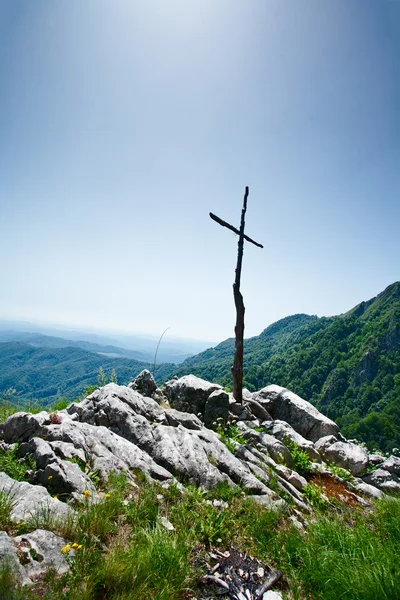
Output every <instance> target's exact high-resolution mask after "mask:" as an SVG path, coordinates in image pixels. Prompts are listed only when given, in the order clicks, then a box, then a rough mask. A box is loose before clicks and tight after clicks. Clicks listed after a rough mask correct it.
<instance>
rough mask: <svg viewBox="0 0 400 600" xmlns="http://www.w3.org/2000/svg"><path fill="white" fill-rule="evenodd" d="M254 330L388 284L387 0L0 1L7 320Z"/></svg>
mask: <svg viewBox="0 0 400 600" xmlns="http://www.w3.org/2000/svg"><path fill="white" fill-rule="evenodd" d="M246 185H247V186H249V187H250V195H249V200H248V208H247V214H246V233H247V234H248V235H249V236H250V237H252V238H253V239H255V240H256V241H258V242H259V243H261V244H263V246H264V248H263V249H260V248H257V247H255V246H253V245H251V244H249V243H246V244H245V249H244V259H243V272H242V286H241V289H242V293H243V296H244V303H245V306H246V318H245V323H246V329H245V335H246V337H249V336H253V335H258V334H259V333H260V332H261V331H262V330H263V329H264V328H265V327H266V326H267V325H268V324H270V323H272V322H274V321H276V320H278V319H280V318H282V317H285V316H288V315H290V314H294V313H302V312H304V313H308V314H317V315H319V316H323V315H324V316H329V315H334V314H340V313H342V312H345V311H347V310H349V309H350V308H351V307H353V306H354V305H356V304H358V303H359V302H361V301H362V300H367V299H369V298H371V297H373V296H375V295H376V294H377V293H379V292H380V291H382V290H383V289H384V288H385V287H386V286H388V285H389V284H390V283H393V282H394V281H398V280H399V279H400V267H399V261H398V257H399V254H400V235H399V218H400V208H399V197H400V1H399V0H191V1H190V2H188V1H187V0H186V1H184V0H146V2H142V1H139V0H136V1H135V0H85V2H82V1H81V0H68V1H67V0H64V1H61V0H58V1H56V0H35V2H32V0H1V2H0V256H1V258H0V290H1V291H0V318H3V319H4V318H5V319H25V320H29V321H34V322H41V323H51V324H57V325H64V326H71V327H72V326H73V327H81V328H85V329H87V330H101V331H120V332H126V333H128V332H129V333H130V332H138V333H148V334H153V335H157V334H161V333H162V331H163V330H164V329H165V328H166V327H169V328H170V329H169V335H171V336H181V337H186V338H194V339H204V340H212V341H215V342H218V341H221V340H223V339H226V338H227V337H232V336H233V328H234V322H235V308H234V303H233V294H232V284H233V281H234V271H235V266H236V254H237V236H236V235H235V234H234V233H232V232H230V231H228V230H227V229H225V228H222V227H220V226H219V225H218V224H217V223H215V222H214V221H212V220H211V219H210V218H209V212H210V211H212V212H213V213H215V214H217V215H218V216H219V217H221V218H222V219H224V220H226V221H228V222H229V223H231V224H233V225H234V226H236V227H238V226H239V223H240V214H241V209H242V202H243V194H244V188H245V186H246Z"/></svg>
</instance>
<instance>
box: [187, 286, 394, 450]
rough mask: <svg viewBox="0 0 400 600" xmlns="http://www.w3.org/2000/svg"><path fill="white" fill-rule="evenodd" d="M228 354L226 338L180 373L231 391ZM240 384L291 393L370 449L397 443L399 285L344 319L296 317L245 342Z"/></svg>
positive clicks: (231, 342) (230, 346)
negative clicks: (271, 386) (279, 388)
mask: <svg viewBox="0 0 400 600" xmlns="http://www.w3.org/2000/svg"><path fill="white" fill-rule="evenodd" d="M233 351H234V340H233V339H229V340H226V341H225V342H223V343H222V344H219V346H217V347H216V348H213V349H210V350H207V351H205V352H202V353H201V354H199V355H197V356H195V357H192V358H190V359H188V360H186V361H185V362H184V363H183V364H182V366H181V367H180V368H179V370H178V371H177V373H178V374H179V375H182V374H186V373H194V374H195V375H199V376H201V377H204V378H206V379H212V380H213V381H216V382H219V383H221V384H223V385H228V386H229V385H230V382H231V373H230V368H231V365H232V356H233ZM244 383H245V385H246V386H247V387H248V388H249V389H250V390H255V389H260V388H261V387H263V386H265V385H268V384H271V383H275V384H278V385H282V386H284V387H287V388H289V389H291V390H293V391H294V392H296V393H297V394H299V395H300V396H302V397H304V398H306V399H307V400H310V401H311V402H312V403H313V404H315V405H316V406H317V407H318V408H319V409H320V410H321V411H322V412H323V413H324V414H326V415H328V416H329V417H331V418H333V419H335V420H337V421H338V422H339V423H340V425H341V426H342V428H343V430H344V432H345V434H347V435H348V436H355V437H359V438H361V439H363V440H365V441H366V442H367V443H368V444H369V445H370V446H371V447H372V446H373V445H374V444H375V445H378V446H380V447H382V448H383V449H391V448H392V447H393V445H400V283H399V282H397V283H394V284H392V285H390V286H389V287H388V288H387V289H386V290H385V291H384V292H382V293H381V294H379V295H378V296H377V297H376V298H373V299H372V300H369V301H368V302H362V303H361V304H359V305H358V306H356V307H355V308H353V309H352V310H350V311H349V312H348V313H346V314H343V315H340V316H337V317H329V318H325V317H324V318H318V317H315V316H314V317H311V316H307V315H294V316H291V317H287V318H285V319H282V320H280V321H278V322H277V323H274V324H272V325H271V326H269V327H267V329H265V330H264V331H263V332H262V333H261V335H259V336H257V337H254V338H250V339H248V340H246V341H245V358H244Z"/></svg>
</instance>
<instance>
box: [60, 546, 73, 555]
mask: <svg viewBox="0 0 400 600" xmlns="http://www.w3.org/2000/svg"><path fill="white" fill-rule="evenodd" d="M70 550H71V546H70V544H67V545H66V546H64V547H63V548H61V552H62V553H63V554H68V552H70Z"/></svg>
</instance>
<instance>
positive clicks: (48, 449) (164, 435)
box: [0, 371, 400, 598]
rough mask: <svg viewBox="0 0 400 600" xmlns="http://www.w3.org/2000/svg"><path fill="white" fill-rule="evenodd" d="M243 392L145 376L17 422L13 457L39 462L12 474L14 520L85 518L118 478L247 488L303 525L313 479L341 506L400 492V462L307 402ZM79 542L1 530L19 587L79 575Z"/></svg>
mask: <svg viewBox="0 0 400 600" xmlns="http://www.w3.org/2000/svg"><path fill="white" fill-rule="evenodd" d="M243 396H244V400H243V404H238V403H236V402H235V400H234V399H233V397H232V394H228V393H227V392H225V391H224V390H223V389H222V388H221V387H220V386H218V385H215V384H212V383H209V382H207V381H205V380H203V379H200V378H198V377H195V376H194V375H187V376H184V377H182V378H180V379H177V378H175V379H173V380H171V381H168V382H167V383H166V384H165V385H164V387H163V388H162V389H159V388H158V387H157V386H156V384H155V382H154V380H153V378H152V376H151V374H150V373H149V372H148V371H145V372H142V373H141V374H140V375H139V376H138V377H137V378H136V379H134V380H133V381H132V382H131V383H130V384H129V385H128V386H120V385H117V384H115V383H109V384H107V385H105V386H104V387H102V388H99V389H97V390H96V391H95V392H93V393H92V394H90V395H89V396H87V397H86V398H85V399H84V400H82V401H80V402H76V403H73V404H71V405H70V406H69V407H68V408H66V409H64V410H60V411H57V412H52V413H49V412H45V411H42V412H39V413H37V414H31V413H27V412H19V413H15V414H13V415H11V416H10V417H9V418H8V419H7V420H6V421H5V423H4V424H2V425H1V426H0V429H1V432H2V433H1V442H0V443H1V451H2V452H7V451H11V450H12V451H16V452H17V456H18V458H19V460H20V461H22V462H23V461H25V462H26V463H27V464H29V465H32V468H31V469H30V470H28V471H27V481H16V480H14V479H13V478H12V477H10V476H9V475H7V474H6V473H3V472H0V492H2V493H3V497H6V495H8V497H9V498H10V499H11V511H10V519H11V521H12V523H14V525H15V526H16V527H17V526H18V525H21V524H24V523H27V522H31V523H32V522H35V519H36V520H37V521H38V522H39V520H40V516H41V515H43V514H44V513H45V514H46V515H47V516H48V517H49V518H50V517H51V518H53V519H56V520H57V519H58V520H64V521H65V520H68V519H72V520H73V519H74V515H75V513H76V506H78V505H79V503H80V502H82V501H84V500H85V499H88V498H90V502H91V503H96V502H98V501H100V499H101V497H102V492H101V491H99V490H101V485H102V484H104V483H105V482H106V481H107V479H108V478H109V476H110V474H111V473H113V472H114V473H120V472H123V473H125V474H127V476H128V478H129V479H130V480H131V483H132V485H133V486H135V481H136V478H137V476H138V473H139V472H140V473H142V474H144V476H145V477H146V478H147V480H148V481H149V482H151V481H157V482H159V483H160V484H161V485H162V486H163V487H165V488H168V487H169V486H171V485H172V484H175V485H177V486H178V487H179V488H180V489H182V490H184V489H185V487H187V486H189V485H190V486H197V487H199V488H201V489H203V490H210V489H212V488H213V487H215V486H216V485H218V484H224V485H226V486H229V487H230V488H232V489H235V488H236V487H238V486H240V489H241V490H242V492H243V493H244V494H246V495H247V496H248V498H249V499H251V500H252V501H254V502H255V503H258V504H260V505H262V506H266V507H268V508H269V509H271V510H274V511H275V510H276V511H279V510H282V508H283V507H284V508H286V510H287V512H288V514H289V515H290V519H291V520H292V521H293V522H294V523H295V524H296V526H297V527H298V528H300V529H303V528H306V527H307V524H308V522H309V520H310V519H311V518H312V514H313V503H312V502H311V501H310V494H309V486H310V482H313V483H314V484H315V483H316V484H317V485H319V487H320V491H321V497H322V498H324V497H327V496H328V497H329V493H330V490H332V488H333V487H335V486H336V487H335V489H336V490H339V491H338V492H337V493H336V498H337V499H338V500H339V501H341V502H343V503H348V504H351V505H353V506H357V505H358V506H360V507H365V506H368V505H369V504H370V503H371V502H372V501H373V500H374V499H375V498H382V497H384V496H385V495H386V494H387V493H390V494H397V493H399V492H400V459H399V458H397V457H396V456H390V457H384V456H380V455H379V454H374V455H372V454H369V453H368V451H367V450H366V449H365V447H363V446H362V445H359V444H358V443H357V442H356V441H354V440H347V439H345V438H344V437H343V435H341V433H340V431H339V427H338V426H337V424H336V423H334V422H333V421H332V420H330V419H328V418H327V417H325V416H324V415H323V414H321V413H320V412H319V411H318V410H317V409H316V408H315V407H314V406H312V405H311V404H310V403H309V402H307V401H306V400H304V399H302V398H300V397H299V396H297V395H296V394H294V393H292V392H290V391H289V390H287V389H284V388H281V387H279V386H276V385H270V386H268V387H265V388H263V389H261V390H259V391H257V392H254V393H250V392H249V391H247V390H245V391H244V394H243ZM93 474H96V477H95V478H94V477H93ZM164 525H166V526H168V525H170V524H169V523H168V521H166V522H165V523H164ZM31 529H32V527H31ZM67 544H68V540H67V539H63V538H61V537H59V536H57V535H55V534H54V533H52V532H51V531H48V530H45V529H41V528H38V529H34V530H33V531H31V532H30V533H29V534H26V535H25V536H24V535H23V536H21V535H19V536H18V535H15V536H13V535H8V534H7V533H6V532H1V533H0V562H1V561H6V560H7V561H9V562H10V563H11V564H12V566H13V570H14V572H15V574H16V575H17V577H18V579H19V582H20V583H21V584H23V585H25V584H29V583H32V582H34V581H37V580H38V578H40V577H42V576H43V575H44V573H46V572H47V571H48V569H49V568H50V567H52V568H53V569H55V570H56V572H58V573H59V574H61V573H63V572H65V571H66V570H68V568H69V567H68V563H67V562H66V560H65V558H64V555H63V554H62V553H60V549H61V548H63V547H65V546H66V545H67ZM209 576H210V577H214V576H213V575H212V574H211V575H209ZM222 589H225V588H224V587H223V586H222ZM249 589H250V588H249ZM265 593H267V592H266V591H265ZM250 594H251V593H250V591H249V593H248V595H247V597H248V598H250V597H253V596H251V595H250ZM232 597H234V596H232ZM238 597H239V596H238ZM254 597H256V596H254ZM266 597H270V596H266ZM271 597H272V596H271Z"/></svg>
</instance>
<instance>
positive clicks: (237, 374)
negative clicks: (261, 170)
mask: <svg viewBox="0 0 400 600" xmlns="http://www.w3.org/2000/svg"><path fill="white" fill-rule="evenodd" d="M248 195H249V188H248V187H247V186H246V189H245V192H244V199H243V208H242V218H241V221H240V229H239V230H238V229H236V227H233V226H232V225H229V223H227V222H226V221H223V220H222V219H220V218H219V217H217V216H216V215H214V214H213V213H211V212H210V217H211V218H212V219H213V220H214V221H216V222H217V223H219V225H222V227H227V228H228V229H230V230H231V231H233V232H234V233H236V235H238V236H239V242H238V256H237V263H236V270H235V283H234V284H233V298H234V300H235V307H236V325H235V358H234V360H233V366H232V380H233V397H234V398H235V400H236V402H240V404H243V335H244V310H245V309H244V303H243V296H242V294H241V293H240V276H241V273H242V259H243V246H244V240H247V241H248V242H251V243H252V244H254V245H255V246H258V247H259V248H263V247H264V246H262V245H261V244H259V243H258V242H255V241H254V240H252V239H251V238H249V237H248V236H247V235H245V233H244V225H245V223H244V217H245V214H246V209H247V198H248Z"/></svg>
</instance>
